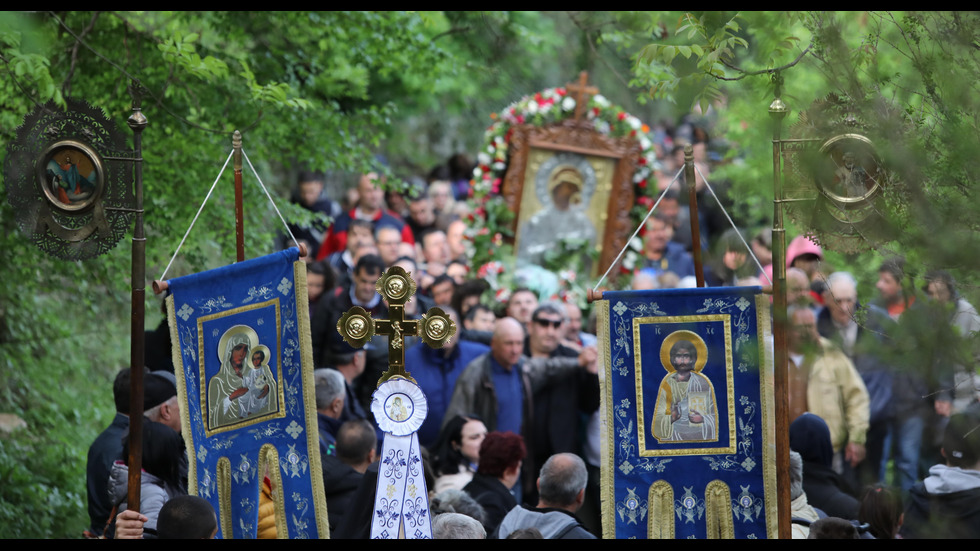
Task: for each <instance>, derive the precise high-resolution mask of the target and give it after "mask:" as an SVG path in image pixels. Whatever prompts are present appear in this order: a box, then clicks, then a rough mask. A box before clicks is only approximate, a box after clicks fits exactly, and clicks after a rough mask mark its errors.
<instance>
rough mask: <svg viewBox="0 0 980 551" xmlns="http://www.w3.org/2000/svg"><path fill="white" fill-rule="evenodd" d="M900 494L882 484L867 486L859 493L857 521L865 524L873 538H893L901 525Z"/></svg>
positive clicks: (902, 517)
mask: <svg viewBox="0 0 980 551" xmlns="http://www.w3.org/2000/svg"><path fill="white" fill-rule="evenodd" d="M902 511H903V508H902V495H901V494H900V493H899V491H898V489H896V488H892V487H890V486H886V485H884V484H874V485H871V486H868V487H867V488H865V489H864V492H862V493H861V505H860V506H859V507H858V518H857V520H858V522H860V523H862V524H867V525H868V527H869V530H870V531H871V535H872V536H874V537H875V539H879V540H884V539H895V536H896V535H898V530H899V529H900V528H901V527H902V520H903V519H904V517H905V514H904V513H903V512H902Z"/></svg>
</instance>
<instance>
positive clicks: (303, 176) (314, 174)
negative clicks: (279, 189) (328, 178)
mask: <svg viewBox="0 0 980 551" xmlns="http://www.w3.org/2000/svg"><path fill="white" fill-rule="evenodd" d="M304 182H319V183H321V184H322V183H323V173H322V172H320V171H318V170H301V171H300V172H299V175H298V176H297V177H296V184H297V185H298V184H302V183H304Z"/></svg>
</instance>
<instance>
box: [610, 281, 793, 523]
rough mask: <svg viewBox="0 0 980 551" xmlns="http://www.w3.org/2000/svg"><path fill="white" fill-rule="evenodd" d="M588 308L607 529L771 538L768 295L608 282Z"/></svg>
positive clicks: (773, 495) (773, 513)
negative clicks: (593, 331)
mask: <svg viewBox="0 0 980 551" xmlns="http://www.w3.org/2000/svg"><path fill="white" fill-rule="evenodd" d="M595 305H596V308H597V314H598V324H599V325H598V327H599V332H600V333H599V342H600V343H601V350H600V354H599V361H600V363H601V368H600V377H601V382H602V388H601V392H602V406H601V412H602V413H601V414H602V423H603V425H602V426H603V429H604V430H603V438H602V454H603V455H602V459H603V460H602V482H601V483H602V489H601V491H602V503H603V509H602V528H603V537H604V538H649V539H674V538H699V539H701V538H774V537H776V535H777V532H776V529H777V515H776V473H775V465H776V464H775V421H774V416H773V413H772V412H773V368H772V366H773V362H772V352H771V346H772V344H771V336H770V333H771V326H770V321H769V299H768V297H767V296H765V295H763V294H762V293H761V289H760V288H759V287H715V288H700V289H668V290H656V291H615V292H608V291H607V292H605V293H603V295H602V300H600V301H596V302H595Z"/></svg>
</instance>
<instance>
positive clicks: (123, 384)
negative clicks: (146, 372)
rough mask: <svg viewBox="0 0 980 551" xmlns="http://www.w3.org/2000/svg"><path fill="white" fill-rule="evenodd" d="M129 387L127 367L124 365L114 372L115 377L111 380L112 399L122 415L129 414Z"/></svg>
mask: <svg viewBox="0 0 980 551" xmlns="http://www.w3.org/2000/svg"><path fill="white" fill-rule="evenodd" d="M129 387H130V373H129V368H128V367H124V368H122V369H120V370H119V373H116V378H115V380H114V381H113V382H112V399H113V401H115V402H116V411H118V412H119V413H122V414H123V415H129V398H130V392H129Z"/></svg>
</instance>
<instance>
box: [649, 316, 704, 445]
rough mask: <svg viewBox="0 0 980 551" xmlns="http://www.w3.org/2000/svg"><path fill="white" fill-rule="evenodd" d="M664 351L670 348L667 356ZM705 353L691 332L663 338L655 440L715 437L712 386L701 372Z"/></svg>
mask: <svg viewBox="0 0 980 551" xmlns="http://www.w3.org/2000/svg"><path fill="white" fill-rule="evenodd" d="M664 351H669V353H668V355H667V357H666V358H665V357H664V354H663V352H664ZM707 356H708V353H707V347H706V346H705V344H704V341H703V340H702V339H701V337H699V336H698V335H697V334H696V333H693V332H691V331H675V332H674V333H671V334H670V335H668V336H667V338H666V339H664V343H663V345H662V350H661V360H662V362H663V366H664V369H666V370H667V375H666V376H664V378H663V380H662V381H661V382H660V389H659V391H658V392H657V402H656V406H655V407H654V414H653V423H652V424H653V436H654V437H655V438H656V439H657V441H658V442H705V441H713V440H717V439H718V402H717V400H716V399H715V389H714V386H712V384H711V381H710V380H709V379H708V378H707V377H705V376H704V375H702V374H701V370H702V369H703V368H704V365H705V363H706V361H707Z"/></svg>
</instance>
